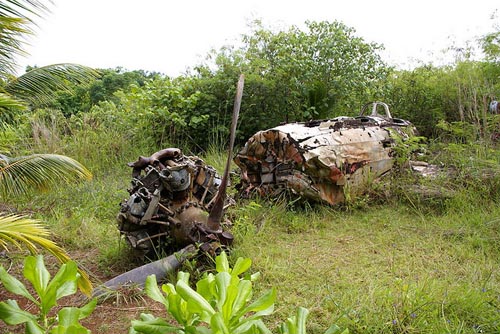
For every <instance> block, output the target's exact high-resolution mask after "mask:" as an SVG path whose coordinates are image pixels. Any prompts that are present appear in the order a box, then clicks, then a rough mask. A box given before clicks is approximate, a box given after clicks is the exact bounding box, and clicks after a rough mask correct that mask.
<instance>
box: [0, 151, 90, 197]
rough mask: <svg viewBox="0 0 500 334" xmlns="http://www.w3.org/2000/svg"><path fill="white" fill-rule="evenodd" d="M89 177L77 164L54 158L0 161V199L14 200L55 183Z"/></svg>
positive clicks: (71, 160)
mask: <svg viewBox="0 0 500 334" xmlns="http://www.w3.org/2000/svg"><path fill="white" fill-rule="evenodd" d="M91 178H92V174H91V173H90V171H89V170H88V169H87V168H85V167H84V166H83V165H82V164H80V163H79V162H78V161H76V160H74V159H72V158H70V157H67V156H64V155H58V154H33V155H29V156H21V157H15V158H8V157H6V156H1V157H0V195H1V196H17V195H20V194H26V193H29V192H30V191H32V190H34V189H35V190H42V191H43V190H47V189H49V188H50V187H52V186H54V185H55V184H58V183H61V182H63V183H70V182H74V181H79V180H90V179H91Z"/></svg>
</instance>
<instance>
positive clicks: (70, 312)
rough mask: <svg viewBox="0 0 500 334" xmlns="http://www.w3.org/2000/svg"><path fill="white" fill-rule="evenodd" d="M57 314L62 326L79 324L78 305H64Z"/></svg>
mask: <svg viewBox="0 0 500 334" xmlns="http://www.w3.org/2000/svg"><path fill="white" fill-rule="evenodd" d="M57 316H58V320H59V325H60V326H63V327H69V326H71V325H75V324H78V320H80V309H78V308H77V307H63V308H62V309H60V310H59V312H57Z"/></svg>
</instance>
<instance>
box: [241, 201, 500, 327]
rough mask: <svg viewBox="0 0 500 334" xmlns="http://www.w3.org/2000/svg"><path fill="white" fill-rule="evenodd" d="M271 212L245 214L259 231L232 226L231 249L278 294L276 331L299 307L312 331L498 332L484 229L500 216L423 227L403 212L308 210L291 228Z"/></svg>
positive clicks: (491, 251)
mask: <svg viewBox="0 0 500 334" xmlns="http://www.w3.org/2000/svg"><path fill="white" fill-rule="evenodd" d="M285 209H286V207H285V206H281V208H280V209H279V210H285ZM242 210H243V211H245V212H248V211H249V210H245V209H242ZM276 210H278V209H277V207H276V206H268V205H263V206H262V207H261V208H259V209H254V210H250V211H253V214H254V215H255V217H257V218H256V219H253V217H250V216H248V218H247V219H248V221H250V222H251V223H250V224H255V223H258V224H259V225H260V226H261V228H260V230H259V231H258V232H257V231H256V230H255V229H254V230H253V231H252V230H251V229H249V228H248V226H241V225H244V224H243V222H241V221H240V227H241V228H243V229H244V230H245V233H244V237H241V236H240V237H239V238H238V240H237V245H236V247H235V249H236V254H237V255H238V256H247V257H250V258H251V259H252V260H253V263H254V265H253V268H254V270H258V271H260V272H261V273H262V277H263V282H261V284H260V286H259V289H267V288H270V287H272V286H275V287H277V288H278V289H279V297H278V303H277V306H278V307H277V312H276V317H275V321H276V323H279V322H280V321H281V320H282V319H285V318H286V317H287V316H289V315H291V313H292V310H293V309H294V308H295V307H297V306H299V305H300V306H304V307H307V308H309V309H310V310H311V315H310V318H309V326H310V328H311V332H313V333H315V332H321V331H320V329H323V330H324V329H326V328H328V326H329V325H330V324H332V323H337V324H339V325H341V326H345V327H348V328H349V329H350V331H351V332H352V333H394V332H396V333H446V332H451V333H476V332H479V329H481V330H482V332H483V333H484V332H489V333H495V332H498V331H499V330H500V313H499V306H500V302H499V299H498V298H499V297H500V295H499V294H500V289H499V288H498V286H499V283H500V282H499V277H498V276H497V275H498V260H499V255H500V253H499V248H498V240H497V238H498V237H499V234H498V227H496V229H497V230H496V232H492V231H491V230H490V228H491V226H493V225H495V226H498V223H499V219H498V217H500V210H499V209H497V208H493V209H492V210H491V211H489V212H483V213H482V217H481V218H478V217H476V216H475V213H472V212H471V213H467V214H465V215H463V216H461V217H456V216H454V215H451V216H449V217H448V216H446V217H440V218H438V219H435V218H433V217H426V219H424V220H422V219H421V218H420V217H418V216H415V215H414V213H413V212H412V211H413V210H412V209H409V208H406V207H403V206H399V207H394V206H377V207H372V208H370V209H369V210H365V211H363V212H361V211H357V212H340V211H335V210H332V209H328V208H315V209H313V210H310V211H303V212H297V211H296V212H293V217H294V220H295V221H296V222H295V224H298V222H301V223H302V224H301V227H300V228H299V229H298V230H295V229H293V228H290V225H289V222H286V221H282V220H279V219H276V216H285V217H286V216H288V215H289V212H286V211H283V212H282V215H280V214H277V212H276ZM252 219H253V221H252ZM481 219H483V220H484V221H483V222H484V224H468V222H469V221H475V222H479V221H481ZM304 226H305V227H304Z"/></svg>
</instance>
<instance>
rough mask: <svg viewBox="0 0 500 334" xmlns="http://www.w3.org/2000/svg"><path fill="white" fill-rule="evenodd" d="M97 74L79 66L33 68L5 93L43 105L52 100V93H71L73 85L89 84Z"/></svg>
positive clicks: (11, 82) (62, 65) (6, 87)
mask: <svg viewBox="0 0 500 334" xmlns="http://www.w3.org/2000/svg"><path fill="white" fill-rule="evenodd" d="M98 76H99V72H98V71H96V70H94V69H92V68H90V67H87V66H83V65H79V64H71V63H64V64H53V65H48V66H44V67H38V68H35V69H33V70H31V71H29V72H27V73H25V74H23V75H21V76H19V77H17V78H14V79H13V80H11V81H8V82H7V84H6V86H5V88H4V89H5V92H7V93H8V94H11V95H13V96H15V97H16V98H18V99H21V100H24V101H27V102H30V103H31V104H37V105H44V104H48V103H50V102H51V101H53V100H54V96H56V94H54V92H56V91H66V92H69V93H72V92H73V87H72V85H70V84H69V83H73V84H90V83H91V82H93V81H95V79H96V78H97V77H98Z"/></svg>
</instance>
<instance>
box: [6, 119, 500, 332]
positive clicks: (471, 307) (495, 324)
mask: <svg viewBox="0 0 500 334" xmlns="http://www.w3.org/2000/svg"><path fill="white" fill-rule="evenodd" d="M89 126H90V125H89ZM67 130H68V129H66V130H65V131H67ZM70 130H71V131H72V132H71V134H72V135H71V136H64V135H60V136H51V137H47V138H45V139H43V140H39V141H38V142H25V143H23V147H24V148H23V149H26V150H29V151H34V152H46V153H60V154H66V155H69V156H71V157H74V158H76V159H77V160H79V161H81V162H82V163H84V164H85V165H86V166H87V167H88V168H89V169H90V170H91V171H92V172H93V173H94V178H93V180H92V181H90V182H88V183H83V184H74V185H69V186H64V187H60V188H58V189H56V191H54V192H50V193H46V194H43V195H32V196H28V197H23V198H9V199H8V200H5V204H7V205H9V206H11V207H15V208H17V210H18V211H20V212H23V213H28V214H31V215H32V216H34V217H36V218H39V219H42V220H43V221H45V222H47V223H48V225H49V226H50V228H51V230H52V231H53V232H54V234H55V236H56V238H57V239H58V240H57V241H58V242H59V243H60V244H61V245H63V246H64V247H66V248H67V249H68V251H69V252H70V254H71V253H73V254H77V253H85V254H90V255H89V256H86V257H83V260H82V261H83V262H84V265H86V266H87V267H89V268H95V269H94V270H98V271H101V272H105V273H109V274H110V275H111V274H116V273H119V272H123V271H125V270H128V269H130V268H131V267H133V266H134V265H135V262H134V261H131V260H130V259H131V257H132V256H133V255H132V254H131V253H130V252H129V250H128V248H127V245H126V244H125V243H124V242H123V241H120V237H119V233H118V230H117V227H116V221H115V217H116V214H117V213H118V210H119V203H120V201H121V200H122V199H123V198H124V197H126V196H127V192H126V189H127V187H128V186H129V182H130V172H131V170H130V169H129V168H128V167H127V166H126V163H127V162H130V161H134V160H135V159H137V156H139V155H150V154H151V153H153V152H155V151H157V150H158V149H160V147H149V146H148V145H146V144H144V142H142V141H140V140H135V141H131V138H130V137H127V133H120V132H119V131H114V130H113V129H112V128H109V129H108V128H105V129H101V131H102V132H101V133H98V134H95V133H93V131H96V129H92V130H90V129H89V128H88V127H87V128H86V127H84V126H80V127H79V128H72V129H70ZM105 130H106V131H105ZM61 131H62V130H61ZM48 141H51V142H50V143H49V142H48ZM51 150H52V151H51ZM47 151H49V152H47ZM431 151H432V152H434V154H430V155H429V156H428V161H429V162H431V163H433V164H436V165H437V166H441V167H442V171H443V174H440V175H438V176H436V177H434V178H430V179H422V178H418V177H416V176H415V175H414V174H407V173H405V172H399V173H393V174H392V175H388V176H386V177H384V178H382V179H381V180H378V181H377V182H374V183H373V184H372V185H371V187H370V189H369V191H368V192H367V193H365V194H363V195H360V196H357V197H356V198H353V199H352V201H351V202H349V203H347V204H346V205H343V206H340V207H327V206H324V205H318V204H307V205H303V204H301V205H298V203H293V202H292V201H290V200H287V199H286V198H283V199H281V200H277V201H274V202H269V201H265V200H262V199H253V200H247V201H241V202H238V203H236V205H234V206H233V207H232V208H230V209H229V211H228V215H227V216H228V217H229V218H230V219H231V221H232V223H233V230H232V232H233V234H234V235H235V245H234V247H233V250H232V255H231V258H233V259H236V258H237V257H238V256H241V257H248V258H251V259H252V262H253V269H254V270H256V271H259V272H261V274H262V280H261V284H260V285H259V286H257V287H256V291H255V292H256V294H261V293H262V292H263V291H266V290H268V289H270V288H272V287H277V288H278V296H277V299H276V312H275V313H274V314H273V316H271V318H270V320H268V322H267V323H266V325H268V326H269V327H270V328H276V326H278V323H279V321H280V320H281V319H284V318H286V317H287V316H289V312H290V310H292V309H294V308H295V307H296V306H298V305H300V306H304V307H306V308H308V309H309V310H310V315H309V322H308V328H309V330H310V332H311V333H317V332H320V331H321V330H323V329H324V328H328V327H329V326H330V325H332V324H334V323H337V324H338V325H339V326H341V327H346V328H348V329H349V331H350V332H351V333H498V332H500V320H499V319H500V288H499V286H500V277H499V273H498V263H499V262H500V246H499V245H500V208H499V207H500V206H499V205H498V204H499V202H500V170H499V165H500V151H499V150H498V149H495V148H493V147H491V146H484V145H482V144H474V145H472V144H467V145H459V144H453V145H439V146H436V148H431ZM185 153H187V154H191V153H192V152H185ZM200 155H201V157H202V158H204V159H205V160H206V161H207V162H209V163H210V164H213V165H216V167H217V169H218V170H219V171H220V172H222V168H223V167H222V166H224V163H225V157H226V154H225V153H223V150H219V149H216V148H212V149H211V150H209V152H208V153H207V152H205V153H204V154H200ZM188 265H189V264H188ZM188 269H189V268H188ZM196 270H197V269H196V263H194V264H193V263H191V268H190V271H191V272H194V271H196ZM199 275H201V274H199ZM100 276H102V275H100ZM124 331H125V330H123V332H124Z"/></svg>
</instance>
